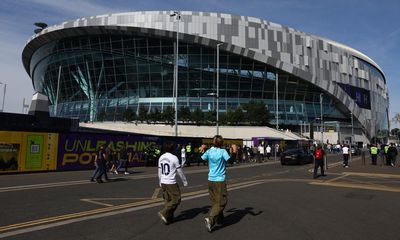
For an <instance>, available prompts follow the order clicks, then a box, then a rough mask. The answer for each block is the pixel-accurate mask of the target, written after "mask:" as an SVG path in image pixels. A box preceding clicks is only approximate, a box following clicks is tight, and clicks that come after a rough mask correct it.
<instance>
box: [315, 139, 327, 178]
mask: <svg viewBox="0 0 400 240" xmlns="http://www.w3.org/2000/svg"><path fill="white" fill-rule="evenodd" d="M324 156H325V151H324V150H323V149H322V147H321V145H318V147H317V149H316V150H315V151H314V158H315V161H314V178H317V177H318V168H319V167H321V176H326V175H325V173H324Z"/></svg>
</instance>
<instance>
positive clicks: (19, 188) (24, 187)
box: [0, 161, 279, 193]
mask: <svg viewBox="0 0 400 240" xmlns="http://www.w3.org/2000/svg"><path fill="white" fill-rule="evenodd" d="M278 163H279V162H275V161H274V162H266V163H257V164H245V165H239V166H230V167H228V169H241V168H252V167H259V166H262V165H272V164H278ZM203 172H208V168H203V169H196V170H190V171H185V174H195V173H203ZM155 177H157V173H151V174H143V175H139V176H124V177H117V178H114V179H119V178H122V179H132V180H133V179H146V178H155ZM111 180H113V178H112V179H111ZM83 184H94V183H92V182H90V181H89V180H77V181H65V182H54V183H39V184H30V185H18V186H10V187H0V193H3V192H15V191H24V190H32V189H42V188H53V187H64V186H75V185H83Z"/></svg>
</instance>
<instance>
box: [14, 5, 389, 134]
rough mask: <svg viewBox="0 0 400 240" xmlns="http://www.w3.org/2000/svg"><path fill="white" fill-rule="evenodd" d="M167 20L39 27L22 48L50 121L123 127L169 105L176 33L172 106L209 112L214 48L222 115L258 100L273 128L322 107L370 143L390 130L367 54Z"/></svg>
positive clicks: (211, 17)
mask: <svg viewBox="0 0 400 240" xmlns="http://www.w3.org/2000/svg"><path fill="white" fill-rule="evenodd" d="M171 14H173V12H171V11H152V12H128V13H117V14H107V15H101V16H93V17H87V18H80V19H77V20H74V21H68V22H64V23H62V24H59V25H55V26H51V27H48V28H45V29H44V30H42V31H41V32H40V33H38V34H36V35H34V36H32V38H31V39H30V40H29V41H28V43H27V44H26V46H25V48H24V50H23V54H22V58H23V64H24V67H25V69H26V71H27V73H28V74H29V76H30V77H31V79H32V83H33V86H34V89H35V90H36V91H38V92H42V93H44V94H46V95H47V96H48V97H49V100H50V103H51V107H50V112H51V113H52V115H56V116H64V117H78V118H80V120H82V121H85V120H87V121H96V119H97V117H98V115H99V113H100V112H106V113H107V119H108V120H122V118H123V113H124V111H125V110H126V109H127V108H131V109H132V110H134V111H135V112H137V113H138V112H139V109H140V108H145V109H146V110H147V111H149V112H150V111H153V110H155V109H156V108H157V109H158V110H160V111H163V110H164V109H165V108H166V107H167V106H173V104H174V81H173V79H174V77H173V76H174V65H175V49H176V34H177V32H178V33H179V34H178V38H179V47H178V61H177V62H178V73H179V74H178V107H181V106H188V107H190V109H191V110H194V109H197V108H200V109H201V110H203V111H211V110H214V109H215V102H216V101H217V99H216V98H215V96H216V91H217V75H218V74H217V63H216V62H217V60H216V59H217V56H216V55H217V51H216V49H217V45H218V46H219V50H220V51H219V111H220V112H226V111H227V110H228V109H235V108H237V107H238V106H240V105H241V104H244V103H247V102H249V101H250V100H257V101H263V102H264V103H265V104H266V106H267V107H268V109H269V110H270V112H271V113H273V114H275V113H278V119H274V120H273V121H272V122H271V123H272V124H275V123H276V121H278V124H279V125H285V126H299V125H302V124H303V123H312V122H317V121H318V119H319V117H320V116H321V109H322V116H323V119H324V121H334V122H338V123H341V124H342V125H343V126H348V125H349V123H350V121H351V118H352V117H353V121H354V126H355V127H356V128H357V129H359V130H361V131H362V132H363V134H365V135H366V136H367V137H368V138H372V137H375V136H379V135H382V134H385V133H387V132H388V129H389V120H388V107H389V97H388V89H387V85H386V79H385V76H384V73H383V71H382V69H381V68H380V67H379V66H378V65H377V64H376V63H375V62H374V61H373V60H372V59H370V58H369V57H368V56H366V55H365V54H363V53H361V52H359V51H357V50H355V49H352V48H350V47H348V46H345V45H343V44H340V43H337V42H334V41H331V40H328V39H325V38H321V37H318V36H315V35H311V34H307V33H304V32H301V31H298V30H295V29H292V28H290V27H286V26H282V25H280V24H276V23H272V22H269V21H266V20H262V19H258V18H253V17H246V16H235V15H230V14H220V13H208V12H190V11H183V12H180V13H179V14H180V19H178V18H177V17H176V16H175V17H173V16H171ZM276 81H278V82H276ZM277 99H278V100H277ZM277 103H278V104H277ZM277 105H278V108H276V106H277Z"/></svg>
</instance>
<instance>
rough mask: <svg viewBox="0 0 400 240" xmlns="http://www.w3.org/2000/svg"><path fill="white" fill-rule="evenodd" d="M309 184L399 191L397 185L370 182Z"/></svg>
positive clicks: (313, 183)
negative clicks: (390, 185)
mask: <svg viewBox="0 0 400 240" xmlns="http://www.w3.org/2000/svg"><path fill="white" fill-rule="evenodd" d="M310 184H311V185H321V186H329V187H343V188H356V189H366V190H374V191H385V192H400V188H398V187H388V186H383V185H379V186H376V185H371V184H356V183H343V182H310Z"/></svg>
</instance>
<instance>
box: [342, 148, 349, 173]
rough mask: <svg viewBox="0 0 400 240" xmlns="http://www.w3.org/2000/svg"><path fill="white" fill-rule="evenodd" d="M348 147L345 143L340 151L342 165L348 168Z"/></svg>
mask: <svg viewBox="0 0 400 240" xmlns="http://www.w3.org/2000/svg"><path fill="white" fill-rule="evenodd" d="M349 151H350V150H349V147H348V146H347V144H345V145H344V146H343V147H342V153H343V167H344V168H348V167H349Z"/></svg>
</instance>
